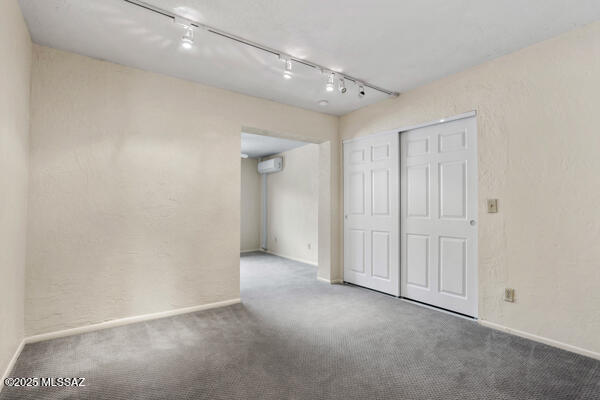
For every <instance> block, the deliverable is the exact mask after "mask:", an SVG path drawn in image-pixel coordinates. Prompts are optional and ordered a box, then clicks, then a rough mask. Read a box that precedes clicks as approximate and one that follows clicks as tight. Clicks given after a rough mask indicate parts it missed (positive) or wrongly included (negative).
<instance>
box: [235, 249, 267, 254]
mask: <svg viewBox="0 0 600 400" xmlns="http://www.w3.org/2000/svg"><path fill="white" fill-rule="evenodd" d="M257 251H262V249H254V250H240V254H244V253H255V252H257Z"/></svg>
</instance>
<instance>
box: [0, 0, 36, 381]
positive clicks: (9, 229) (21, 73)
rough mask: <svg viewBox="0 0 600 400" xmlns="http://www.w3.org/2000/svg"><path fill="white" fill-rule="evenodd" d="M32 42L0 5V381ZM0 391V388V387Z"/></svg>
mask: <svg viewBox="0 0 600 400" xmlns="http://www.w3.org/2000/svg"><path fill="white" fill-rule="evenodd" d="M30 76H31V40H30V38H29V32H28V31H27V26H26V25H25V21H24V20H23V16H22V15H21V10H20V9H19V5H18V4H17V1H16V0H6V1H1V2H0V376H1V375H2V374H3V373H4V371H5V369H6V367H7V366H8V364H9V362H10V360H11V358H12V356H13V354H14V353H15V351H16V350H17V348H18V346H19V344H20V343H21V340H22V339H23V318H24V315H23V313H24V310H23V302H24V287H25V252H26V245H25V242H26V226H27V182H28V167H29V92H30ZM0 385H1V383H0Z"/></svg>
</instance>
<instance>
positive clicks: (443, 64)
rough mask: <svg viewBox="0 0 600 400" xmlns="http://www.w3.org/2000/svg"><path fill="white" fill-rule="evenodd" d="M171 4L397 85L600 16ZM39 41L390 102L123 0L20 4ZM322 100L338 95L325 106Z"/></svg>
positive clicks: (440, 6)
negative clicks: (289, 74) (188, 43)
mask: <svg viewBox="0 0 600 400" xmlns="http://www.w3.org/2000/svg"><path fill="white" fill-rule="evenodd" d="M146 1H147V2H149V3H151V4H154V5H157V6H159V7H161V8H164V9H168V10H171V11H173V12H176V13H178V14H182V15H184V16H187V17H188V18H192V19H194V20H197V21H199V22H201V23H205V24H207V25H210V26H214V27H216V28H219V29H222V30H225V31H228V32H230V33H233V34H236V35H239V36H242V37H244V38H246V39H250V40H253V41H255V42H259V43H262V44H264V45H267V46H270V47H273V48H276V49H280V50H282V51H285V52H287V53H288V54H291V55H293V56H295V57H299V58H305V59H308V60H311V61H313V62H316V63H318V64H322V65H324V66H326V67H328V68H332V69H336V70H340V71H344V72H346V73H348V74H350V75H353V76H356V77H357V78H360V79H364V80H367V81H369V82H371V83H373V84H376V85H379V86H382V87H384V88H386V89H391V90H395V91H399V92H402V91H407V90H409V89H411V88H414V87H416V86H419V85H422V84H424V83H426V82H430V81H432V80H435V79H438V78H440V77H443V76H446V75H449V74H452V73H455V72H458V71H460V70H463V69H465V68H468V67H470V66H472V65H476V64H479V63H481V62H484V61H486V60H490V59H492V58H495V57H498V56H500V55H503V54H506V53H509V52H512V51H515V50H517V49H520V48H523V47H526V46H528V45H530V44H533V43H536V42H539V41H542V40H544V39H547V38H550V37H553V36H556V35H558V34H560V33H562V32H565V31H568V30H571V29H573V28H575V27H577V26H580V25H584V24H587V23H589V22H592V21H595V20H598V19H600V1H598V0H526V1H523V0H502V1H498V0H452V1H448V0H329V1H322V0H285V1H281V0H252V1H227V0H146ZM20 4H21V7H22V9H23V13H24V15H25V18H26V20H27V22H28V25H29V29H30V31H31V33H32V36H33V39H34V41H35V42H36V43H39V44H42V45H47V46H51V47H56V48H59V49H64V50H69V51H73V52H76V53H80V54H84V55H88V56H92V57H96V58H100V59H105V60H109V61H113V62H117V63H120V64H125V65H130V66H133V67H137V68H142V69H145V70H150V71H155V72H159V73H164V74H167V75H171V76H176V77H180V78H184V79H189V80H192V81H197V82H201V83H205V84H209V85H212V86H217V87H222V88H225V89H229V90H233V91H236V92H241V93H246V94H249V95H253V96H257V97H262V98H266V99H272V100H275V101H278V102H281V103H286V104H291V105H295V106H299V107H303V108H307V109H312V110H317V111H322V112H327V113H330V114H336V115H341V114H344V113H347V112H349V111H352V110H354V109H357V108H360V107H362V106H365V105H368V104H371V103H373V102H376V101H379V100H382V99H384V98H386V97H387V96H386V95H383V94H378V93H376V92H374V91H372V90H370V91H367V96H365V98H363V99H362V100H359V99H358V97H357V95H356V90H355V88H351V89H350V90H349V91H348V93H347V94H346V95H340V94H338V93H337V92H334V93H327V92H325V90H324V84H325V81H326V77H325V76H322V75H320V74H318V73H317V72H316V71H315V70H313V69H310V68H308V67H303V66H301V65H298V64H296V65H295V67H294V68H295V76H294V79H291V80H289V81H287V80H284V79H282V74H281V71H282V67H283V63H281V62H280V61H279V60H278V59H277V57H276V56H273V55H271V54H266V53H264V52H262V51H260V50H256V49H253V48H250V47H247V46H244V45H241V44H237V43H235V42H232V41H230V40H228V39H224V38H221V37H218V36H216V35H214V34H211V33H208V32H204V31H203V32H197V33H196V46H195V47H194V48H193V49H192V50H191V51H185V50H184V49H182V48H181V47H180V42H179V39H180V37H181V36H182V34H183V28H182V27H180V26H178V25H176V24H174V23H172V22H171V20H169V19H168V18H166V17H163V16H159V15H157V14H154V13H152V12H149V11H146V10H143V9H140V8H138V7H135V6H133V5H131V4H128V3H126V2H125V1H123V0H102V1H98V0H43V1H42V0H20ZM321 99H327V100H329V105H328V106H326V107H322V106H319V105H318V104H317V102H318V101H319V100H321Z"/></svg>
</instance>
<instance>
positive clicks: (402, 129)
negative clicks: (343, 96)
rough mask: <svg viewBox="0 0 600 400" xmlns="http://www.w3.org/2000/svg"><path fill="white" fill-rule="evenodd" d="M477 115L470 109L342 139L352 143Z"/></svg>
mask: <svg viewBox="0 0 600 400" xmlns="http://www.w3.org/2000/svg"><path fill="white" fill-rule="evenodd" d="M475 116H477V111H476V110H473V111H468V112H466V113H462V114H458V115H454V116H452V117H446V118H441V119H436V120H434V121H429V122H425V123H422V124H417V125H410V126H406V127H403V128H400V129H392V130H389V131H385V132H378V133H373V134H371V135H365V136H360V137H356V138H352V139H346V140H342V143H352V142H356V141H359V140H364V139H367V138H373V137H376V136H381V135H387V134H389V133H392V132H396V133H402V132H406V131H410V130H413V129H418V128H425V127H427V126H432V125H438V124H444V123H446V122H451V121H456V120H459V119H465V118H471V117H475Z"/></svg>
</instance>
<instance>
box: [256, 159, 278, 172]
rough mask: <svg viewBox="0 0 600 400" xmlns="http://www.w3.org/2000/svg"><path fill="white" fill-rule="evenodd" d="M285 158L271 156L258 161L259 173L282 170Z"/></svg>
mask: <svg viewBox="0 0 600 400" xmlns="http://www.w3.org/2000/svg"><path fill="white" fill-rule="evenodd" d="M282 166H283V160H282V158H281V157H275V158H271V159H270V160H266V161H261V162H259V163H258V173H259V174H271V173H273V172H279V171H281V167H282Z"/></svg>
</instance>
